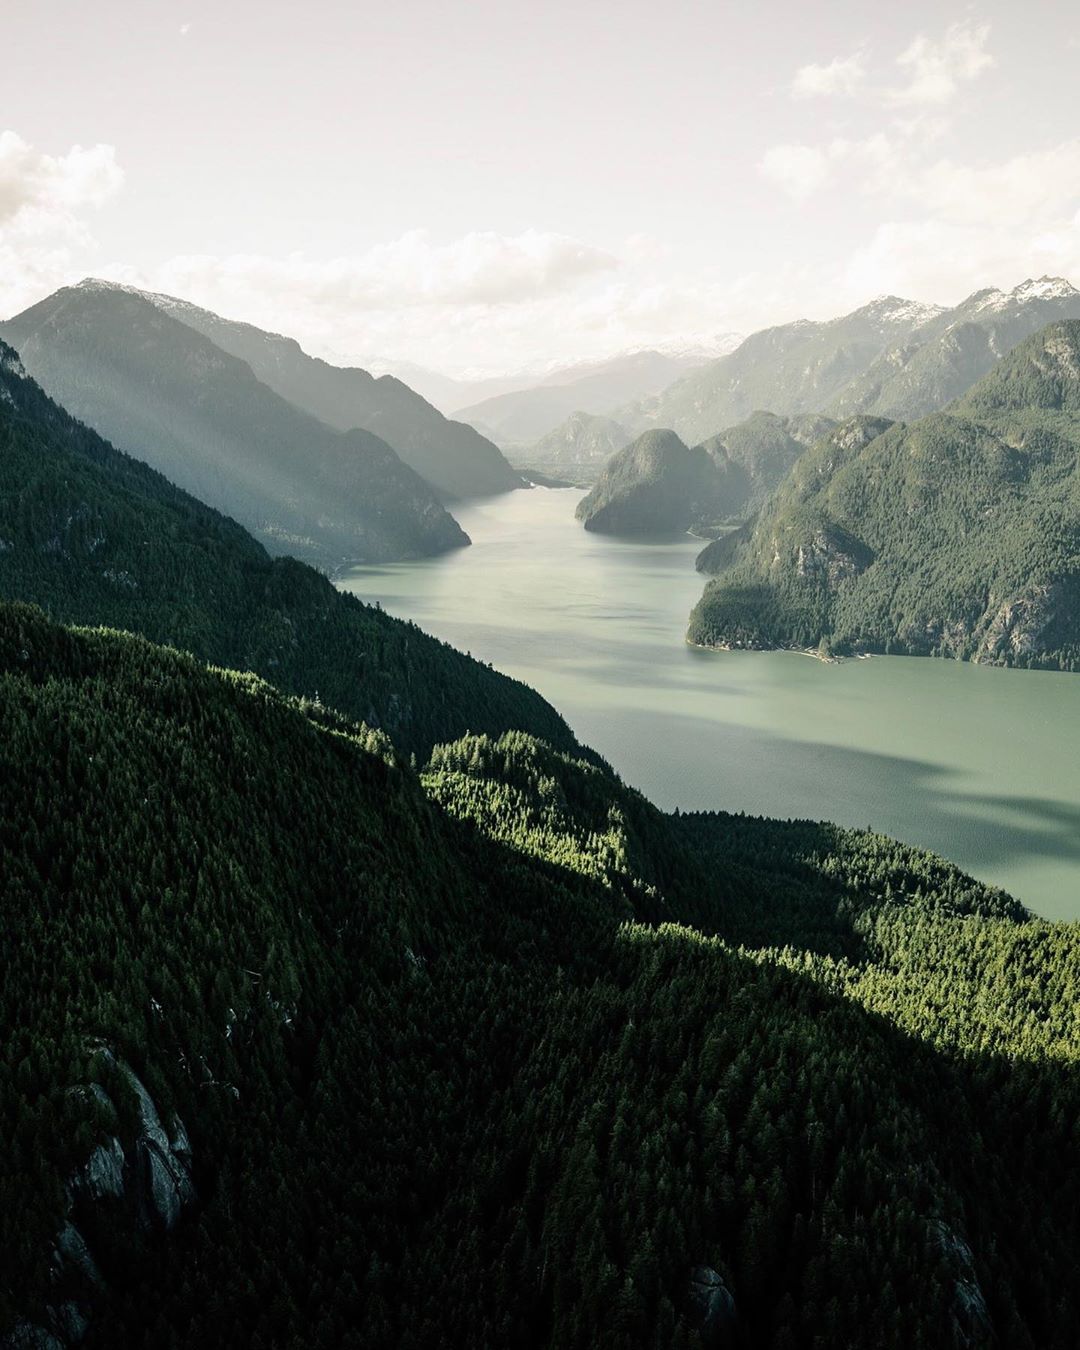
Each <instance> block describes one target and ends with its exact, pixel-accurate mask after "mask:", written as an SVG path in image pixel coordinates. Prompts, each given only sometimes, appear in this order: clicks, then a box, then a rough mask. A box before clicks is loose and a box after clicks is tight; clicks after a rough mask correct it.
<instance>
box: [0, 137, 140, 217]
mask: <svg viewBox="0 0 1080 1350" xmlns="http://www.w3.org/2000/svg"><path fill="white" fill-rule="evenodd" d="M123 179H124V175H123V171H122V170H121V168H120V166H119V165H118V164H117V162H116V152H115V150H114V149H113V147H112V146H111V145H94V146H91V147H90V148H89V149H85V150H84V149H83V147H82V146H81V145H76V146H73V147H72V148H71V149H70V150H69V151H68V152H67V154H66V155H46V154H43V153H42V152H41V151H39V150H36V149H35V148H34V147H33V146H32V145H29V144H28V143H27V142H26V141H24V140H23V139H22V137H21V136H18V135H16V134H15V132H14V131H3V132H0V229H3V230H8V229H11V228H13V227H15V226H18V227H20V228H22V229H23V230H27V231H29V230H33V231H34V232H36V233H45V232H46V231H48V230H50V229H54V228H57V227H61V228H69V227H70V225H71V223H72V220H73V213H74V212H75V211H77V210H79V209H80V208H83V207H87V206H100V205H101V204H102V203H103V202H105V201H107V200H108V199H109V198H110V197H111V196H112V195H113V194H114V193H115V192H117V191H118V189H119V188H120V186H121V184H122V183H123Z"/></svg>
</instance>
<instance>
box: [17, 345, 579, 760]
mask: <svg viewBox="0 0 1080 1350" xmlns="http://www.w3.org/2000/svg"><path fill="white" fill-rule="evenodd" d="M165 322H171V321H170V320H165ZM230 359H231V358H230ZM270 397H275V396H274V395H270ZM0 597H3V598H5V599H8V600H24V601H33V602H35V603H37V604H40V605H42V606H44V607H45V608H46V609H47V610H48V611H49V612H50V614H52V615H53V616H54V617H55V618H58V619H63V620H65V621H68V622H73V623H83V624H107V625H109V626H111V627H116V628H126V629H130V630H132V631H134V632H137V633H142V634H144V635H145V636H146V637H149V638H152V639H153V640H154V641H157V642H165V643H169V644H170V645H172V646H176V647H181V648H184V649H186V650H188V651H190V652H193V653H194V654H195V655H196V656H198V657H199V658H200V659H202V660H207V661H212V662H214V663H216V664H219V665H228V666H235V667H239V668H240V669H242V670H253V671H256V672H257V673H259V674H261V675H263V676H265V677H266V678H267V679H270V680H273V681H274V683H275V684H278V685H280V686H281V687H282V688H283V689H285V690H287V691H288V692H291V693H294V694H298V695H303V696H306V697H307V698H309V699H317V698H322V699H325V700H326V701H327V702H328V703H331V704H333V706H334V707H336V708H338V709H340V710H342V711H343V712H345V713H348V714H349V715H350V716H352V717H355V718H361V719H363V720H364V721H365V722H367V723H368V724H369V725H370V726H372V727H381V728H384V729H385V730H387V731H389V732H390V733H391V734H392V735H393V736H394V738H395V741H396V742H397V744H398V746H399V748H400V749H401V750H402V751H404V752H405V753H416V754H420V755H425V754H427V752H428V751H429V750H430V748H431V746H432V745H433V744H434V743H435V742H436V741H440V740H447V739H453V738H455V737H457V736H460V735H463V734H464V733H465V732H466V731H487V732H491V733H493V734H498V733H499V732H501V731H506V730H509V729H510V728H522V729H525V730H530V731H533V732H534V733H535V734H537V735H540V736H543V737H545V738H547V739H551V740H553V741H554V742H556V743H557V744H560V745H562V746H564V747H571V746H573V745H574V744H575V742H574V739H573V737H572V736H571V734H570V731H569V729H568V728H567V726H566V724H565V723H564V722H563V721H562V719H561V718H560V717H559V716H558V714H557V713H556V712H555V711H554V709H553V708H551V707H550V706H549V705H548V704H547V703H545V702H544V700H543V699H541V698H540V697H539V696H538V695H537V694H535V693H533V691H532V690H531V689H528V688H526V686H524V685H522V684H519V683H518V682H517V681H515V680H510V679H507V678H506V677H505V676H502V675H499V674H497V673H496V672H495V671H493V670H491V669H489V668H488V667H487V666H484V665H481V664H480V663H478V662H476V661H473V660H471V659H470V658H468V657H466V656H463V655H461V654H460V653H459V652H456V651H454V650H453V648H451V647H448V646H446V645H445V644H444V643H441V642H437V641H436V640H435V639H434V638H430V637H428V636H427V635H426V634H424V633H422V632H421V631H420V630H419V629H418V628H416V627H415V626H414V625H413V624H409V623H402V622H401V621H399V620H397V619H392V618H390V616H389V615H387V614H384V613H383V612H382V610H380V609H373V608H371V607H370V606H368V605H364V604H361V603H360V602H359V601H358V600H356V599H355V598H353V597H352V596H350V595H346V594H345V593H343V592H340V591H338V590H336V589H335V588H334V587H333V586H332V585H331V584H330V582H329V581H328V580H327V579H326V578H325V577H324V576H322V575H320V574H319V573H318V572H316V571H314V570H313V569H312V568H310V567H307V566H305V565H304V564H302V563H299V562H296V561H295V560H294V559H292V558H276V559H271V558H270V557H269V556H268V555H267V553H266V551H265V549H264V548H263V547H262V545H261V544H259V543H257V542H256V540H255V539H254V538H252V536H251V535H250V534H248V533H247V531H246V530H244V529H243V528H242V527H241V526H240V525H238V524H237V523H236V522H235V521H233V520H230V519H228V518H227V517H225V516H223V515H219V514H218V512H217V511H214V510H211V509H210V508H209V507H207V506H204V505H203V504H202V503H201V502H199V501H196V500H195V499H194V498H192V497H189V496H188V495H187V493H185V492H183V491H181V490H180V489H179V488H177V487H174V486H173V485H172V484H171V483H170V482H168V481H167V480H166V479H165V478H164V477H163V476H162V475H161V474H160V473H157V472H156V471H155V470H153V469H151V468H149V467H148V466H147V465H145V464H142V463H140V462H139V461H138V460H135V459H132V458H130V457H129V456H128V455H126V454H123V453H122V452H120V451H119V450H115V449H114V448H113V447H112V446H111V445H109V444H108V443H107V442H106V441H104V440H102V438H101V437H100V436H98V435H97V434H96V433H95V432H93V431H91V430H90V429H89V428H88V427H86V426H84V425H82V424H81V423H79V422H76V421H75V420H74V419H73V418H72V417H70V416H69V415H68V414H67V413H66V412H64V411H63V409H61V408H59V407H57V405H56V404H55V403H53V402H52V401H51V400H50V399H48V398H47V397H46V395H45V394H44V393H43V392H42V390H41V389H40V388H39V387H38V385H36V384H35V383H34V381H33V380H31V379H30V378H29V377H28V376H27V375H26V373H25V371H24V370H23V368H22V365H21V363H20V362H19V360H18V357H17V356H16V355H15V353H14V351H13V350H12V349H11V348H10V347H7V346H5V345H4V344H3V343H0Z"/></svg>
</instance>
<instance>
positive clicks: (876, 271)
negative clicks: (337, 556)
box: [0, 0, 1080, 375]
mask: <svg viewBox="0 0 1080 1350" xmlns="http://www.w3.org/2000/svg"><path fill="white" fill-rule="evenodd" d="M3 8H4V10H5V13H4V16H3V32H4V51H3V58H2V59H3V82H2V85H0V315H3V316H8V315H10V314H13V313H16V312H17V311H18V310H20V309H22V308H24V307H25V306H26V305H27V304H30V303H32V302H33V301H35V300H37V299H40V298H41V297H42V296H44V295H46V294H48V293H49V292H50V291H52V290H54V289H55V288H56V287H57V286H60V285H64V284H70V283H71V282H74V281H77V280H79V279H80V278H81V277H83V276H86V275H95V276H104V277H108V278H111V279H114V280H120V281H126V282H130V283H132V284H135V285H140V286H147V287H150V288H153V289H158V290H165V291H168V292H169V293H171V294H174V295H180V296H183V297H185V298H187V299H191V300H194V301H196V302H197V303H200V304H203V305H206V306H208V307H209V308H212V309H215V310H217V311H218V312H220V313H223V314H226V315H228V316H229V317H236V318H244V319H249V320H250V321H252V322H254V323H258V324H260V325H261V326H263V327H269V328H272V329H274V330H276V331H281V332H286V333H289V334H290V335H292V336H295V337H297V338H299V339H300V341H301V342H302V343H303V344H304V345H305V346H306V347H307V348H308V349H309V350H311V351H314V352H316V353H318V354H320V355H326V356H329V357H331V358H332V359H333V358H335V357H336V358H348V359H351V360H361V361H363V362H365V363H367V364H372V365H375V366H376V367H379V366H380V365H393V364H395V363H402V362H414V363H416V364H418V365H423V366H426V367H430V368H432V369H436V370H440V371H442V372H445V373H448V374H456V375H466V374H467V375H478V374H481V373H484V374H496V373H501V372H513V371H518V370H523V369H540V368H543V367H544V366H545V365H548V364H553V363H560V364H561V363H566V362H572V361H577V360H583V359H596V358H602V357H605V356H608V355H611V354H614V353H616V352H619V351H625V350H632V349H637V348H642V347H648V346H656V345H659V346H670V347H675V348H677V347H679V346H682V345H694V344H698V343H703V344H708V343H710V342H712V341H714V340H715V339H716V338H717V337H718V336H720V335H722V334H726V333H730V332H741V333H746V332H750V331H753V330H754V329H756V328H760V327H763V326H765V325H767V324H772V323H780V322H785V321H788V320H791V319H794V318H799V317H807V318H825V317H830V316H832V315H835V314H839V313H844V312H846V311H848V310H850V309H853V308H855V307H856V306H858V305H860V304H862V303H865V302H866V301H867V300H869V299H872V298H873V297H874V296H876V295H879V294H886V293H891V294H898V295H902V296H904V297H907V298H911V299H915V300H923V301H930V302H936V303H941V304H950V303H955V302H957V301H959V300H960V299H962V298H963V297H964V296H965V295H967V294H969V293H970V292H971V291H973V290H976V289H979V288H980V287H983V286H988V285H997V286H1001V287H1003V288H1008V287H1011V286H1013V285H1015V284H1016V283H1017V282H1019V281H1021V280H1023V279H1024V278H1025V277H1028V276H1038V275H1042V274H1044V273H1051V274H1054V275H1064V276H1066V277H1068V278H1069V279H1070V280H1072V281H1074V282H1075V283H1077V284H1080V79H1078V78H1077V71H1078V68H1080V4H1076V3H1070V2H1068V0H1027V3H1025V4H1024V5H1018V4H1016V3H1015V0H992V2H989V3H984V4H975V5H964V4H949V3H944V4H943V3H940V0H936V2H934V3H931V2H930V0H910V2H909V3H907V4H904V5H890V6H883V5H880V4H877V3H867V2H866V0H859V2H858V3H856V0H824V2H819V3H806V0H759V2H758V3H754V4H751V3H748V0H740V2H739V3H729V2H728V0H710V3H698V0H665V2H664V3H658V2H657V0H652V3H644V2H643V0H575V2H574V3H568V2H567V0H544V3H541V0H469V3H464V2H462V0H394V2H393V3H386V0H382V2H381V3H378V4H375V3H369V2H368V0H351V2H349V3H345V2H344V0H306V3H304V4H302V5H301V4H295V3H289V4H286V3H280V2H279V0H227V3H223V0H95V3H94V4H93V5H89V4H86V3H85V0H35V2H34V3H33V4H23V5H19V6H16V5H14V3H13V0H3Z"/></svg>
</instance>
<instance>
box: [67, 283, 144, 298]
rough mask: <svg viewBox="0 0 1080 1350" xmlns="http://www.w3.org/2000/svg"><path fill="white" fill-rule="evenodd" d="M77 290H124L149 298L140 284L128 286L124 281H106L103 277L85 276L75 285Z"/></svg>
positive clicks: (127, 292)
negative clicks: (140, 288) (141, 289)
mask: <svg viewBox="0 0 1080 1350" xmlns="http://www.w3.org/2000/svg"><path fill="white" fill-rule="evenodd" d="M74 289H75V290H77V291H123V292H124V293H125V294H126V295H140V296H142V297H143V299H144V300H145V299H147V298H148V297H147V294H146V292H145V291H140V290H139V288H138V286H127V285H125V284H124V282H122V281H106V280H105V279H104V278H103V277H83V279H82V281H80V282H78V283H77V284H76V286H75V287H74Z"/></svg>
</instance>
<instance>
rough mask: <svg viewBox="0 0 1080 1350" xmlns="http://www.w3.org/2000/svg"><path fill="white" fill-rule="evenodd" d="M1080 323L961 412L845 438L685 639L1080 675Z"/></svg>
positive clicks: (1025, 355)
mask: <svg viewBox="0 0 1080 1350" xmlns="http://www.w3.org/2000/svg"><path fill="white" fill-rule="evenodd" d="M1078 409H1080V322H1077V321H1072V322H1068V323H1061V324H1052V325H1050V327H1048V328H1046V329H1045V330H1044V331H1043V332H1041V333H1039V334H1037V335H1036V336H1035V337H1033V338H1029V339H1028V340H1027V341H1026V342H1024V343H1022V344H1021V345H1020V346H1019V347H1018V348H1016V350H1015V351H1014V352H1013V353H1012V354H1011V355H1010V356H1009V357H1006V358H1005V360H1004V361H1002V362H1001V363H1000V364H999V365H998V366H997V367H996V368H995V369H994V371H992V372H991V374H989V375H988V376H986V377H985V379H984V380H983V381H982V382H980V384H978V385H977V386H976V387H975V389H974V390H972V391H971V393H970V394H969V395H968V396H967V398H965V399H964V400H962V401H961V402H959V403H957V404H954V405H952V406H951V407H950V408H949V409H948V411H946V412H944V413H936V414H934V415H932V416H930V417H926V418H923V419H922V420H921V421H919V422H915V423H912V424H910V425H903V424H898V425H895V426H892V427H890V428H889V429H887V430H885V431H884V432H883V433H881V434H878V433H879V431H880V424H879V423H876V422H874V421H873V419H855V420H854V421H852V422H848V423H844V424H842V425H841V426H840V427H839V428H838V429H837V430H836V431H834V432H833V433H831V434H830V435H829V436H827V437H826V438H825V439H824V440H823V441H821V442H820V443H819V444H818V445H817V446H815V447H814V448H813V449H812V450H810V451H808V452H807V454H806V455H804V456H803V457H802V458H801V459H800V460H799V461H798V462H797V464H796V465H795V468H794V469H793V471H792V473H791V475H790V477H789V478H788V479H787V480H786V481H785V483H784V484H783V486H782V487H781V488H780V490H779V491H778V492H777V493H776V495H775V496H774V497H773V498H771V499H770V501H769V502H768V504H767V505H766V507H765V508H764V510H763V511H762V513H761V515H760V516H759V517H758V519H757V521H756V524H755V526H754V528H753V530H752V531H751V532H748V533H747V534H746V535H745V537H743V538H741V539H740V540H738V541H736V543H737V547H734V548H730V547H729V548H728V549H727V551H726V552H725V555H724V556H723V557H722V558H721V557H718V556H716V552H717V551H716V550H713V555H712V559H711V564H710V565H711V566H712V567H714V568H720V567H723V568H724V569H725V570H723V571H721V573H720V575H719V576H717V577H716V579H715V580H713V581H712V582H710V583H709V585H708V587H707V588H706V591H705V594H704V595H703V597H702V599H701V601H700V602H699V604H698V606H697V608H696V609H695V611H694V614H693V615H692V617H691V621H690V632H689V636H690V638H691V640H692V641H695V642H700V643H703V644H707V645H730V646H750V647H760V646H766V647H768V646H799V647H807V646H816V645H818V644H821V645H822V646H823V648H825V649H827V650H832V651H838V652H851V651H879V652H880V651H886V652H887V651H893V652H905V653H909V654H912V655H925V654H941V655H948V656H957V657H963V658H970V659H973V660H979V661H991V662H998V663H1003V664H1015V665H1029V666H1048V667H1055V668H1062V669H1069V670H1072V669H1076V668H1077V667H1078V666H1080V412H1078Z"/></svg>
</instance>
